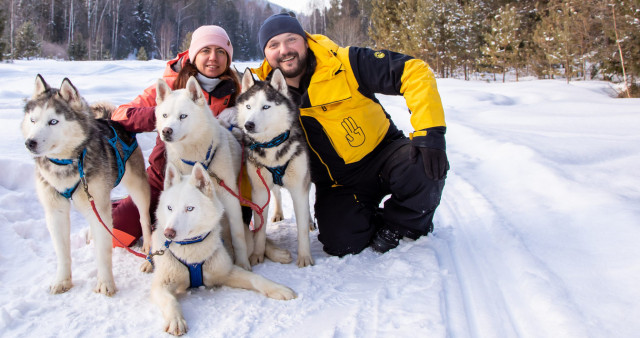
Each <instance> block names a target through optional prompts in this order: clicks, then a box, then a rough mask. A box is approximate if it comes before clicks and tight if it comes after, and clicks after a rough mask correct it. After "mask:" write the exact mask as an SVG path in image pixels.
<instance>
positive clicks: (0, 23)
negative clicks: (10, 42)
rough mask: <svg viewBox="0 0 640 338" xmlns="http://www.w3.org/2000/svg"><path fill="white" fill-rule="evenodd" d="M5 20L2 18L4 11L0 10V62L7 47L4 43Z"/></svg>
mask: <svg viewBox="0 0 640 338" xmlns="http://www.w3.org/2000/svg"><path fill="white" fill-rule="evenodd" d="M5 20H6V18H5V17H4V10H3V9H2V8H0V61H2V60H4V50H5V48H6V47H7V45H6V43H5V42H4V23H5Z"/></svg>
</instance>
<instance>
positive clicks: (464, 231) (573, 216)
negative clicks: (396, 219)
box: [0, 60, 640, 337]
mask: <svg viewBox="0 0 640 338" xmlns="http://www.w3.org/2000/svg"><path fill="white" fill-rule="evenodd" d="M247 65H249V66H254V65H256V63H248V64H238V65H236V66H237V67H238V69H244V68H245V67H246V66H247ZM163 68H164V62H162V61H146V62H145V61H116V62H59V61H46V60H38V61H16V62H15V63H12V64H8V63H2V64H0V75H1V76H2V79H3V81H2V83H1V84H0V134H1V135H2V140H3V142H2V144H1V145H0V149H1V153H0V168H1V169H0V170H1V172H2V175H0V224H1V225H0V236H1V237H2V239H3V241H2V244H1V245H0V248H1V250H0V336H2V337H25V336H32V337H49V336H65V337H77V336H88V335H92V336H103V337H160V336H168V335H166V334H164V333H163V332H162V327H163V326H162V325H163V320H162V317H161V315H160V311H159V309H158V308H157V307H156V306H155V305H154V304H153V303H151V301H150V297H149V289H150V281H151V275H149V274H144V273H141V272H139V271H138V266H139V265H140V264H141V259H140V258H138V257H136V256H133V255H131V254H129V253H128V252H126V251H124V250H123V249H115V251H114V256H113V262H114V275H115V279H116V284H117V286H118V289H119V291H118V293H117V294H116V295H115V296H113V297H111V298H109V297H105V296H103V295H99V294H95V293H93V292H92V289H93V287H94V284H95V282H96V266H95V261H94V251H93V244H88V245H87V244H86V243H85V237H86V233H87V225H86V222H85V221H84V219H83V218H82V217H81V216H80V215H79V214H78V213H77V212H75V211H73V212H72V215H71V221H72V233H71V246H72V248H71V250H72V260H73V265H72V269H73V281H74V287H73V288H72V289H71V290H70V291H68V292H67V293H64V294H60V295H50V294H49V293H48V286H49V282H50V281H51V280H52V279H53V277H54V273H55V265H56V259H55V254H54V251H53V246H52V243H51V240H50V237H49V234H48V232H47V229H46V225H45V220H44V216H43V209H42V207H41V206H40V204H39V202H38V200H37V198H36V194H35V191H34V183H33V169H34V165H33V161H32V159H31V157H30V155H29V154H28V152H27V150H26V149H25V147H24V145H23V142H24V141H23V139H22V136H21V133H20V127H19V125H20V121H21V119H22V109H23V105H24V100H23V99H24V98H27V97H29V96H30V95H31V92H32V90H33V84H34V80H35V76H36V74H38V73H40V74H42V75H43V76H44V78H45V79H46V80H47V82H49V83H50V84H51V85H53V86H56V87H57V86H59V84H60V82H61V81H62V79H63V78H64V77H69V78H70V79H71V81H72V82H73V83H74V85H76V86H77V88H78V89H79V90H80V93H81V94H82V95H84V96H85V98H87V100H88V101H90V102H95V101H102V100H105V101H111V102H113V103H115V104H122V103H125V102H128V101H130V100H131V99H133V98H134V97H135V96H136V95H137V94H139V93H140V92H142V90H143V89H144V88H146V87H147V86H149V85H151V84H153V83H154V82H155V80H156V79H157V78H158V77H159V76H160V75H161V74H162V71H163ZM438 87H439V91H440V94H441V96H442V100H443V103H444V106H445V112H446V119H447V125H448V129H447V143H448V155H449V160H450V162H451V171H450V172H449V175H448V179H447V181H446V185H445V190H444V194H443V198H442V203H441V205H440V207H439V208H438V210H437V212H436V216H435V231H434V233H433V234H432V235H430V236H429V237H426V238H421V239H418V240H417V241H411V240H403V241H402V242H401V244H400V246H399V247H398V248H396V249H394V250H392V251H390V252H388V253H386V254H383V255H380V254H377V253H374V252H373V251H371V250H370V249H366V250H365V251H363V252H362V253H361V254H359V255H355V256H347V257H344V258H337V257H331V256H328V255H326V254H325V253H324V252H323V251H322V246H321V244H320V243H319V242H318V240H317V231H316V232H313V233H312V234H311V246H312V254H313V256H314V258H315V262H316V264H315V266H312V267H307V268H302V269H300V268H298V267H297V266H296V265H295V263H292V264H287V265H282V264H277V263H273V262H269V261H267V262H266V263H264V264H260V265H258V266H255V267H254V271H255V272H257V273H259V274H261V275H263V276H265V277H267V278H270V279H272V280H274V281H277V282H279V283H282V284H285V285H287V286H289V287H291V288H292V289H294V290H295V291H296V292H297V294H298V298H297V299H295V300H291V301H277V300H272V299H268V298H265V297H264V296H262V295H260V294H258V293H256V292H252V291H247V290H239V289H231V288H227V287H222V288H216V289H213V290H209V289H195V290H192V291H190V292H189V293H188V294H186V295H184V296H182V297H181V298H180V302H181V304H182V308H183V310H184V313H185V317H186V319H187V323H188V325H189V328H190V331H189V333H188V336H190V337H238V336H250V337H274V336H277V337H376V336H377V337H388V336H393V337H426V336H429V337H552V336H553V337H634V336H637V334H638V332H640V321H638V318H640V288H638V287H637V285H638V283H639V282H640V263H639V262H640V246H639V245H638V243H637V241H638V240H639V239H640V207H639V205H640V175H638V168H640V100H639V99H614V98H612V94H613V89H612V88H611V85H610V84H608V83H606V82H597V81H588V82H571V83H570V84H567V83H566V82H565V81H564V80H544V81H540V80H532V81H525V82H517V83H516V82H508V83H488V82H482V81H466V82H465V81H462V80H454V79H440V80H438ZM380 100H381V102H382V103H383V105H384V106H385V108H386V109H387V111H388V112H389V113H390V114H391V115H392V116H393V117H394V121H395V122H396V123H397V125H398V126H399V127H401V128H402V129H404V130H406V131H411V127H410V124H409V115H408V112H407V107H406V105H405V103H404V100H403V99H402V97H389V96H380ZM154 138H155V135H154V134H153V133H147V134H142V135H139V137H138V139H139V142H140V144H141V146H142V148H143V150H144V153H145V155H147V156H148V155H149V152H150V150H151V147H152V146H153V143H154ZM119 189H120V188H118V189H116V190H115V191H114V192H113V194H114V195H118V194H124V193H126V192H124V191H122V190H119ZM283 198H284V203H285V206H284V208H285V217H286V220H285V221H283V222H280V223H276V224H270V225H269V227H268V235H269V237H271V238H273V239H274V240H275V241H276V242H277V243H278V244H279V245H281V246H283V247H285V248H287V249H289V250H290V251H292V253H293V254H294V255H295V254H296V250H297V243H296V230H295V226H294V219H293V209H292V203H291V200H290V198H289V196H288V194H286V193H284V194H283ZM136 249H140V248H136ZM294 262H295V260H294Z"/></svg>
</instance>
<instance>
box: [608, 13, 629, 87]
mask: <svg viewBox="0 0 640 338" xmlns="http://www.w3.org/2000/svg"><path fill="white" fill-rule="evenodd" d="M611 12H612V14H613V31H614V32H615V33H616V44H617V45H618V52H619V53H620V64H621V65H622V78H623V80H624V86H625V87H626V89H627V98H631V93H630V92H629V84H628V83H627V72H626V71H625V68H624V55H622V47H620V38H618V26H617V24H616V4H615V3H614V4H611Z"/></svg>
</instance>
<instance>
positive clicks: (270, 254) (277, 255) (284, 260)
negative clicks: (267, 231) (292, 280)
mask: <svg viewBox="0 0 640 338" xmlns="http://www.w3.org/2000/svg"><path fill="white" fill-rule="evenodd" d="M268 245H269V244H267V246H268ZM266 255H267V258H269V259H270V260H272V261H274V262H277V263H281V264H289V263H291V262H292V261H293V257H291V253H290V252H289V250H285V249H282V248H277V247H273V248H267V251H266Z"/></svg>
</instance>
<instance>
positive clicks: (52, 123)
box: [49, 120, 58, 126]
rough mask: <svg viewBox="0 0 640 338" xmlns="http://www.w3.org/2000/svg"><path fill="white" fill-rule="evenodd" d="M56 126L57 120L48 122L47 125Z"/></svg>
mask: <svg viewBox="0 0 640 338" xmlns="http://www.w3.org/2000/svg"><path fill="white" fill-rule="evenodd" d="M56 124H58V120H51V121H49V125H50V126H55V125H56Z"/></svg>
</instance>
